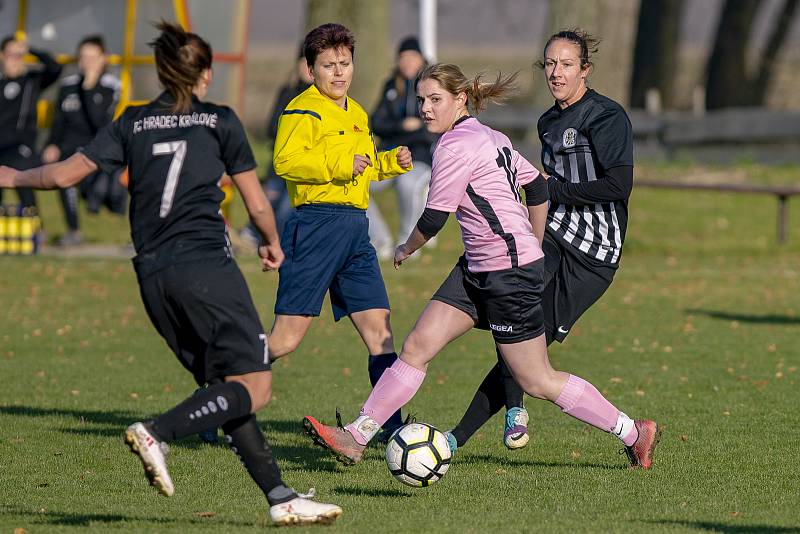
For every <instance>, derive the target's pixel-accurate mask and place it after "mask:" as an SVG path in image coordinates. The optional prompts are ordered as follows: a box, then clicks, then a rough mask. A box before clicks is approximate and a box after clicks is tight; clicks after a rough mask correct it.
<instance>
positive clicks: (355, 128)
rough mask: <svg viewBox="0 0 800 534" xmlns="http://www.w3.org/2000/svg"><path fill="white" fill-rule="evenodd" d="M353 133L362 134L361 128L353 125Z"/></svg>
mask: <svg viewBox="0 0 800 534" xmlns="http://www.w3.org/2000/svg"><path fill="white" fill-rule="evenodd" d="M353 131H354V132H360V131H361V128H359V127H358V125H356V124H354V125H353Z"/></svg>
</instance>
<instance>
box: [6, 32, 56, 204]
mask: <svg viewBox="0 0 800 534" xmlns="http://www.w3.org/2000/svg"><path fill="white" fill-rule="evenodd" d="M28 52H29V50H28V45H27V43H26V42H25V41H20V40H18V39H16V38H15V37H6V38H5V39H3V41H2V43H0V60H2V68H0V165H8V166H9V167H14V168H16V169H30V168H32V167H36V166H37V165H39V158H38V157H37V155H36V153H35V151H34V145H35V143H36V128H37V118H38V117H37V113H36V103H37V102H38V100H39V95H40V94H41V92H42V91H43V90H44V89H45V88H47V87H49V86H50V85H52V84H53V82H55V81H56V79H58V75H59V74H61V65H59V64H58V63H56V61H55V60H54V59H53V58H52V57H51V56H50V55H49V54H47V53H45V52H42V51H39V50H30V53H31V54H33V55H34V56H36V58H37V59H38V60H39V62H40V63H41V66H40V67H34V68H28V67H27V66H26V65H25V56H26V55H27V54H28ZM17 194H18V195H19V201H20V204H22V206H23V207H26V208H27V207H36V197H35V196H34V194H33V191H32V190H31V189H28V188H19V189H17ZM2 199H3V190H2V189H0V202H1V201H2Z"/></svg>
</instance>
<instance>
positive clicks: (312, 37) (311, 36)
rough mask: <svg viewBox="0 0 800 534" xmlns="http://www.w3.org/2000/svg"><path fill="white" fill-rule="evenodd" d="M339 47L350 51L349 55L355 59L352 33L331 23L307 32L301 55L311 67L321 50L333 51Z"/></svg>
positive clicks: (354, 40)
mask: <svg viewBox="0 0 800 534" xmlns="http://www.w3.org/2000/svg"><path fill="white" fill-rule="evenodd" d="M341 47H345V48H347V49H348V50H350V55H352V56H353V57H355V54H356V38H355V37H353V32H351V31H350V30H348V29H347V28H346V27H345V26H342V25H341V24H336V23H333V22H332V23H328V24H323V25H322V26H317V27H316V28H314V29H313V30H311V31H310V32H308V34H307V35H306V38H305V40H303V55H304V56H305V57H306V63H308V65H309V66H312V65H314V62H315V61H316V60H317V56H318V55H319V54H321V53H322V51H323V50H327V49H328V48H333V49H334V50H335V49H338V48H341Z"/></svg>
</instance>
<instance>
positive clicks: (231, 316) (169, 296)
mask: <svg viewBox="0 0 800 534" xmlns="http://www.w3.org/2000/svg"><path fill="white" fill-rule="evenodd" d="M139 289H140V291H141V295H142V301H143V302H144V307H145V309H146V310H147V314H148V315H149V316H150V320H151V321H152V322H153V325H154V326H155V327H156V330H158V333H159V334H161V336H162V337H163V338H164V339H165V340H166V342H167V345H169V347H170V348H171V349H172V350H173V352H175V355H176V356H177V357H178V360H180V362H181V364H182V365H183V366H184V367H185V368H186V369H188V370H189V372H191V373H192V375H194V378H195V381H196V382H197V384H198V385H202V384H205V383H208V382H212V381H216V380H220V379H224V378H225V377H226V376H231V375H242V374H246V373H252V372H256V371H268V370H269V369H270V364H269V358H268V353H267V337H266V335H264V328H263V327H262V326H261V321H260V319H259V318H258V313H257V312H256V309H255V306H253V300H252V298H251V297H250V291H249V290H248V288H247V284H246V282H245V280H244V277H243V276H242V273H241V271H239V267H238V266H237V265H236V263H235V262H234V261H233V260H231V259H229V258H226V257H224V256H221V257H219V258H210V259H204V260H202V261H195V262H183V263H176V264H173V265H170V266H168V267H166V268H164V269H161V270H159V271H156V272H155V273H152V274H149V275H147V276H145V277H144V278H140V279H139Z"/></svg>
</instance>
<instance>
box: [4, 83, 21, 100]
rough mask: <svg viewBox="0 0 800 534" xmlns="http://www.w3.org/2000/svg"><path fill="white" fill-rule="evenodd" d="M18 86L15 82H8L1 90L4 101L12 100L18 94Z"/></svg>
mask: <svg viewBox="0 0 800 534" xmlns="http://www.w3.org/2000/svg"><path fill="white" fill-rule="evenodd" d="M20 89H21V88H20V86H19V84H18V83H17V82H8V83H7V84H6V86H5V87H4V88H3V96H4V97H6V100H14V99H15V98H16V97H17V95H18V94H19V90H20Z"/></svg>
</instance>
